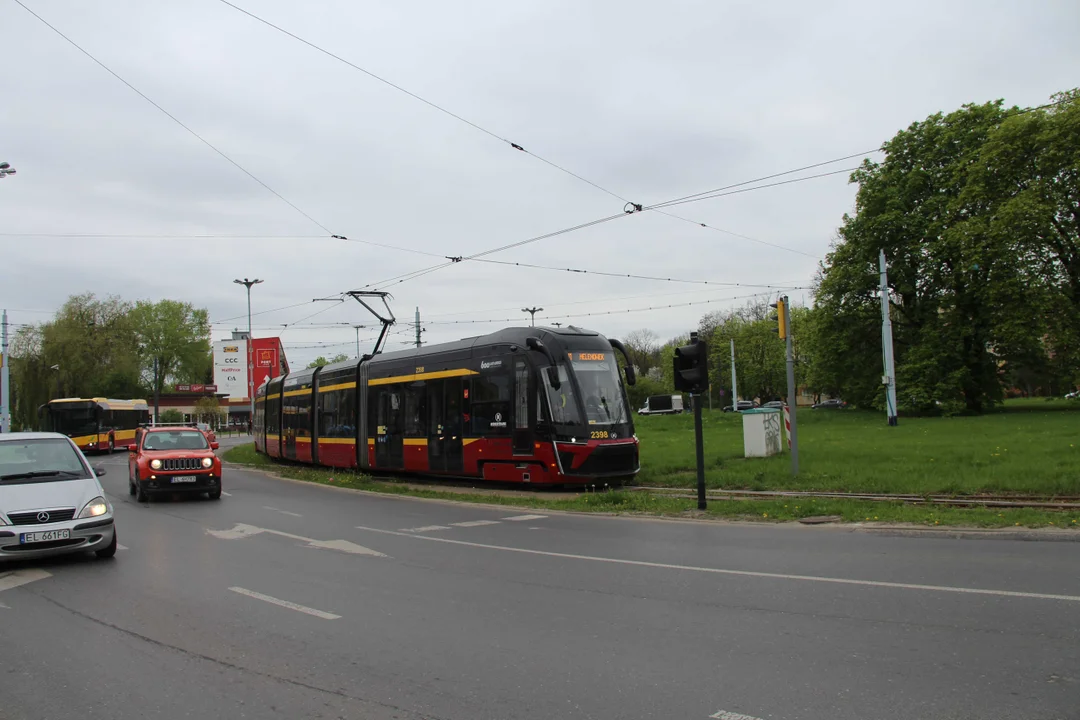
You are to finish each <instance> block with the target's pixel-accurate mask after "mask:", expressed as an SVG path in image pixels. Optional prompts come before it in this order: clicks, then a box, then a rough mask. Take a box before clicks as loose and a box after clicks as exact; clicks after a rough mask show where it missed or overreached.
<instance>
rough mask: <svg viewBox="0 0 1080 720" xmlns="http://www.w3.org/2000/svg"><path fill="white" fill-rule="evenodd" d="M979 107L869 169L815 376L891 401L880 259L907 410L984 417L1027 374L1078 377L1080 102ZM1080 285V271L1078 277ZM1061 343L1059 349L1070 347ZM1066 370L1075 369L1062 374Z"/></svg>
mask: <svg viewBox="0 0 1080 720" xmlns="http://www.w3.org/2000/svg"><path fill="white" fill-rule="evenodd" d="M1062 99H1063V101H1064V103H1063V104H1062V105H1059V106H1057V107H1055V108H1050V109H1046V110H1034V111H1023V112H1022V111H1020V110H1019V109H1018V108H1011V109H1006V108H1004V107H1003V106H1002V103H1001V102H1000V101H998V102H993V103H987V104H984V105H966V106H964V107H963V108H962V109H960V110H957V111H955V112H953V113H950V114H948V115H942V114H940V113H939V114H936V115H932V116H930V117H929V118H927V119H926V120H925V121H922V122H917V123H914V124H912V125H911V126H910V127H909V128H907V129H906V130H903V131H901V132H899V133H897V134H896V136H895V137H893V138H892V139H891V140H889V141H888V142H886V143H885V145H884V146H883V149H884V150H885V152H886V157H885V159H884V161H882V162H880V163H875V162H870V161H865V162H864V163H863V166H862V167H861V168H860V169H859V170H858V171H856V172H855V173H854V174H853V176H852V179H853V181H854V182H857V183H858V184H859V191H858V195H857V199H856V214H855V215H851V216H849V215H845V216H844V220H843V225H842V227H841V228H840V238H839V241H838V242H837V243H836V244H835V245H834V247H833V250H832V252H830V253H829V255H828V257H827V258H826V260H825V262H824V263H823V265H822V268H821V272H820V275H819V286H818V291H817V293H816V302H817V306H818V310H819V311H820V312H821V315H820V317H819V318H818V320H819V321H820V322H818V324H817V325H816V326H815V328H816V331H815V333H814V343H813V345H814V347H813V355H814V357H815V361H816V363H817V366H818V367H817V368H816V370H815V377H816V379H817V380H818V381H819V383H820V384H821V385H822V386H833V387H837V388H842V389H843V391H844V394H845V395H846V396H847V397H848V399H849V400H853V401H854V402H856V403H858V404H860V405H874V406H880V405H881V404H882V402H883V393H882V391H881V384H880V375H881V360H880V358H881V354H880V343H879V340H880V330H879V329H880V322H881V320H880V305H879V299H878V296H877V280H878V277H877V258H878V252H879V250H882V249H884V250H885V253H886V255H887V256H888V260H889V284H890V287H891V290H892V298H893V304H892V308H891V319H892V324H893V335H894V345H895V350H896V367H897V379H898V385H899V390H900V391H899V395H898V400H899V402H900V404H901V407H902V408H905V407H906V408H908V409H917V410H928V409H934V408H943V409H945V410H946V411H953V412H959V411H969V412H979V411H982V410H984V409H986V408H987V407H990V406H992V405H993V404H995V403H997V402H999V401H1000V400H1001V399H1002V397H1003V381H1004V379H1005V377H1006V373H1005V370H1006V369H1007V368H1008V367H1009V366H1010V365H1013V364H1021V365H1025V364H1026V365H1027V366H1038V365H1040V364H1041V365H1048V364H1049V360H1050V358H1051V357H1056V358H1058V360H1059V362H1060V363H1061V364H1062V365H1063V367H1062V368H1061V372H1065V373H1068V372H1075V367H1076V361H1075V360H1074V359H1071V358H1074V357H1075V348H1076V344H1075V342H1074V340H1073V338H1074V337H1075V335H1074V333H1075V328H1076V322H1075V320H1074V319H1072V318H1068V319H1066V320H1060V318H1057V319H1055V317H1054V314H1053V313H1051V312H1049V310H1050V308H1052V307H1053V305H1054V302H1055V300H1057V301H1059V302H1062V303H1064V302H1066V301H1070V302H1073V303H1075V301H1076V298H1077V295H1075V294H1073V293H1074V292H1075V291H1076V290H1080V283H1073V282H1072V279H1071V278H1070V268H1071V267H1075V268H1076V269H1077V272H1078V273H1080V254H1078V253H1077V243H1076V238H1077V228H1078V226H1080V223H1078V219H1077V208H1078V197H1077V192H1078V184H1077V182H1076V180H1077V173H1078V171H1080V153H1078V150H1077V148H1078V144H1077V137H1078V132H1080V130H1078V128H1080V115H1078V113H1080V108H1078V107H1077V104H1078V103H1077V102H1076V96H1075V94H1073V95H1069V96H1064V97H1063V98H1062ZM1076 277H1077V278H1078V279H1080V274H1078V275H1077V276H1076ZM1055 348H1057V350H1056V351H1055ZM1059 374H1060V373H1059Z"/></svg>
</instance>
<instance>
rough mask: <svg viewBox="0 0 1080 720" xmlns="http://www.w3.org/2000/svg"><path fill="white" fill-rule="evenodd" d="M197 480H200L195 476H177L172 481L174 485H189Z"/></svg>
mask: <svg viewBox="0 0 1080 720" xmlns="http://www.w3.org/2000/svg"><path fill="white" fill-rule="evenodd" d="M196 480H198V478H196V477H195V476H194V475H177V476H176V477H174V478H173V479H172V481H173V482H174V483H188V482H192V483H193V482H195V481H196Z"/></svg>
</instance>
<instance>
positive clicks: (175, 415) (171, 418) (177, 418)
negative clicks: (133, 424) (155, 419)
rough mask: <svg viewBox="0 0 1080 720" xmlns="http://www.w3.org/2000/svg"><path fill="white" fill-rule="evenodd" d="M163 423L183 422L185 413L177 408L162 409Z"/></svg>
mask: <svg viewBox="0 0 1080 720" xmlns="http://www.w3.org/2000/svg"><path fill="white" fill-rule="evenodd" d="M159 422H163V423H182V422H184V413H182V412H180V411H179V410H177V409H176V408H168V409H166V410H162V411H161V420H160V421H159Z"/></svg>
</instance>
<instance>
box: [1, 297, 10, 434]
mask: <svg viewBox="0 0 1080 720" xmlns="http://www.w3.org/2000/svg"><path fill="white" fill-rule="evenodd" d="M0 343H2V344H0V353H2V354H0V433H9V432H11V383H10V380H9V376H8V365H10V364H11V359H10V358H9V357H8V321H7V310H4V315H3V337H2V340H0Z"/></svg>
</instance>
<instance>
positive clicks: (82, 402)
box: [38, 398, 150, 452]
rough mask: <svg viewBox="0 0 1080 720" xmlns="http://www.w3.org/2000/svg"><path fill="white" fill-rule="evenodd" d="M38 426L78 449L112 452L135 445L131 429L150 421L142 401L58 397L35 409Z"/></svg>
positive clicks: (147, 407)
mask: <svg viewBox="0 0 1080 720" xmlns="http://www.w3.org/2000/svg"><path fill="white" fill-rule="evenodd" d="M38 416H39V417H40V419H41V429H42V430H49V431H52V432H58V433H63V434H64V435H67V436H68V437H69V438H71V439H72V440H73V441H74V442H75V444H76V445H78V446H79V449H81V450H100V451H101V452H112V451H113V450H114V449H115V448H125V449H126V448H128V447H131V446H132V445H134V444H135V429H136V428H137V427H139V425H140V424H142V423H148V422H150V406H149V405H148V404H147V402H146V401H145V400H111V399H108V398H90V399H85V398H60V399H57V400H50V401H49V402H48V403H46V404H45V405H42V406H41V407H40V408H39V409H38Z"/></svg>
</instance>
